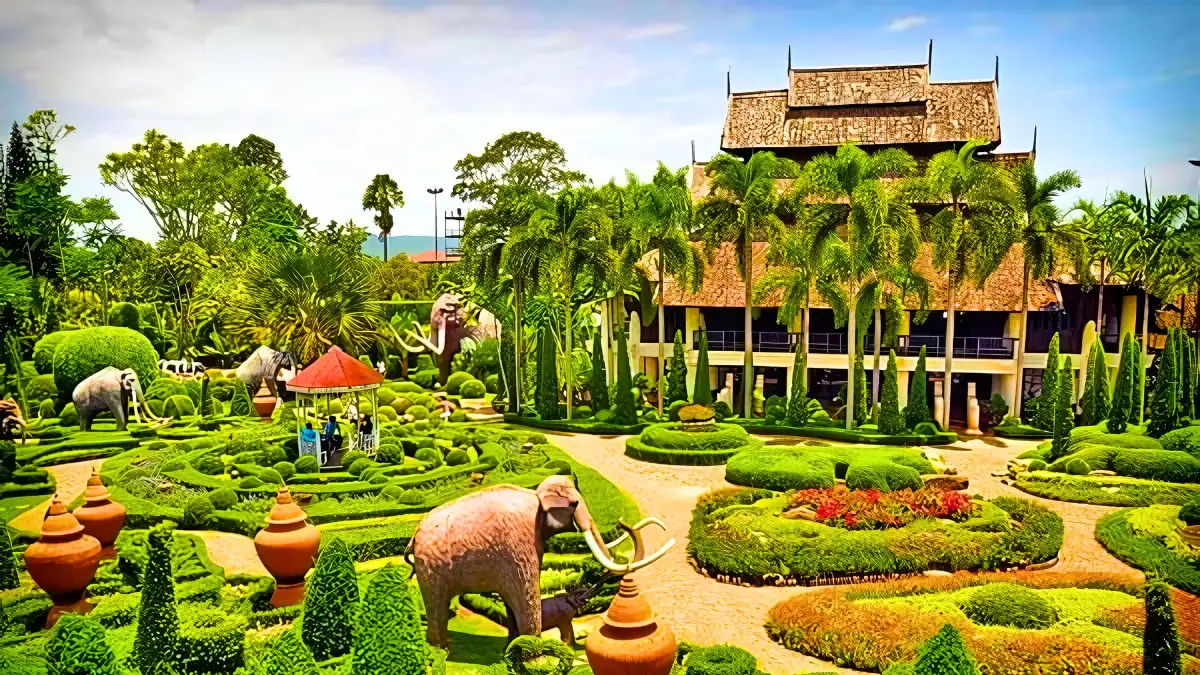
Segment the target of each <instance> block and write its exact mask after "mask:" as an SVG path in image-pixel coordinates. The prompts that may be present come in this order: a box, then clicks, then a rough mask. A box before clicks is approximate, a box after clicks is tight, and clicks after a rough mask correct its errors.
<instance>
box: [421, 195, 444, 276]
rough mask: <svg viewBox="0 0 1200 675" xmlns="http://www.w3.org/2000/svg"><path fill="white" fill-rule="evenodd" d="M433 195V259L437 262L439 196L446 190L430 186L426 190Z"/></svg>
mask: <svg viewBox="0 0 1200 675" xmlns="http://www.w3.org/2000/svg"><path fill="white" fill-rule="evenodd" d="M425 191H426V192H428V193H429V194H431V195H433V261H434V262H435V263H436V262H437V259H438V243H437V213H438V206H437V196H438V195H440V194H442V193H443V192H445V190H444V189H442V188H428V189H426V190H425Z"/></svg>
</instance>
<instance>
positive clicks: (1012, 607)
mask: <svg viewBox="0 0 1200 675" xmlns="http://www.w3.org/2000/svg"><path fill="white" fill-rule="evenodd" d="M961 608H962V610H963V613H964V614H966V615H967V618H969V619H970V620H972V621H974V622H975V623H977V624H981V625H984V626H1008V627H1011V628H1048V627H1049V626H1051V625H1053V624H1054V623H1056V622H1057V621H1058V613H1057V612H1056V611H1055V610H1054V607H1053V606H1052V605H1051V604H1050V603H1049V602H1047V601H1046V600H1045V599H1044V598H1042V596H1040V595H1038V594H1037V593H1035V592H1034V591H1031V590H1030V589H1028V588H1026V587H1024V586H1018V585H1017V584H988V585H986V586H981V587H980V588H978V589H977V590H975V591H974V592H973V593H971V595H970V596H969V597H968V598H967V600H966V601H965V602H963V603H962V606H961Z"/></svg>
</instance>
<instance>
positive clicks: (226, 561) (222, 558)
mask: <svg viewBox="0 0 1200 675" xmlns="http://www.w3.org/2000/svg"><path fill="white" fill-rule="evenodd" d="M188 534H194V535H196V536H198V537H200V538H201V539H203V540H204V545H205V547H207V548H208V559H209V560H211V561H212V562H213V563H214V564H216V565H220V566H221V567H223V568H224V569H225V575H226V576H231V575H234V574H251V575H254V576H260V577H265V576H268V574H267V568H265V567H263V564H262V561H261V560H259V559H258V553H257V552H256V551H255V550H254V540H253V539H251V538H250V537H246V536H243V535H240V534H232V533H229V532H214V531H204V532H194V531H189V532H188Z"/></svg>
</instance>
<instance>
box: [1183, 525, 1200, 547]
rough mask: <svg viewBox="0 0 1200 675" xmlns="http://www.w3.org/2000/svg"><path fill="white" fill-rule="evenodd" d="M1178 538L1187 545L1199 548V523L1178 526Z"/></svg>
mask: <svg viewBox="0 0 1200 675" xmlns="http://www.w3.org/2000/svg"><path fill="white" fill-rule="evenodd" d="M1179 538H1180V539H1182V540H1183V543H1185V544H1187V545H1188V546H1195V547H1196V548H1200V525H1187V526H1185V527H1182V528H1180V529H1179Z"/></svg>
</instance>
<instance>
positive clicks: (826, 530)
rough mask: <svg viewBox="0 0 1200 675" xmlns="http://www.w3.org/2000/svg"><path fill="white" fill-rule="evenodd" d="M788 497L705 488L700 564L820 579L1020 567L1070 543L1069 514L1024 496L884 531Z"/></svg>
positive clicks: (722, 575) (736, 574)
mask: <svg viewBox="0 0 1200 675" xmlns="http://www.w3.org/2000/svg"><path fill="white" fill-rule="evenodd" d="M789 500H790V497H789V496H788V495H786V494H780V493H776V492H771V491H768V490H757V489H739V488H733V489H723V490H716V491H713V492H710V493H708V494H706V495H704V496H702V497H701V498H700V500H699V501H698V502H697V505H696V508H695V510H694V511H693V512H692V522H691V527H690V530H689V543H688V553H689V554H690V556H691V559H692V562H693V564H694V565H695V566H696V567H697V568H698V569H699V570H700V571H702V572H703V573H705V574H707V575H709V576H713V577H716V578H717V579H719V580H722V581H730V582H734V583H751V584H756V585H757V584H773V585H796V584H804V585H812V584H820V583H827V582H830V581H833V582H839V583H840V582H844V581H855V580H861V579H864V578H865V579H873V578H879V577H886V576H891V575H902V574H915V573H920V572H923V571H925V570H931V569H936V570H946V571H957V570H990V569H1007V568H1013V567H1021V566H1027V565H1033V564H1039V563H1044V562H1046V561H1050V560H1052V559H1053V558H1054V557H1055V556H1056V555H1058V550H1059V548H1060V547H1061V546H1062V535H1063V524H1062V519H1061V518H1060V517H1059V516H1058V515H1056V514H1055V513H1054V512H1053V511H1050V510H1049V509H1046V508H1044V507H1041V506H1038V505H1036V504H1033V503H1032V502H1028V501H1025V500H1022V499H1014V498H1008V497H1001V498H997V499H994V500H991V501H982V500H977V501H976V502H975V505H974V508H973V509H972V514H971V516H970V517H969V518H968V519H966V520H965V521H963V522H961V523H959V522H952V521H949V520H943V519H936V518H915V519H913V520H912V522H910V523H908V524H906V525H903V526H900V527H894V528H888V529H878V530H876V529H867V530H863V529H846V528H844V527H831V526H829V525H825V524H822V523H818V522H812V521H809V520H805V519H802V518H789V517H786V516H785V515H784V511H785V509H786V508H787V506H788V504H789Z"/></svg>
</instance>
